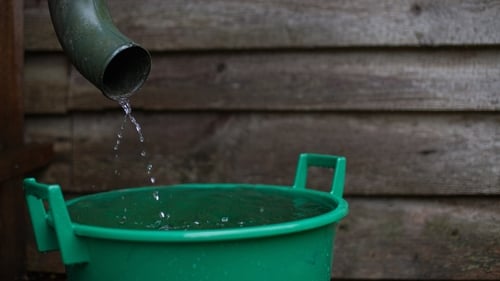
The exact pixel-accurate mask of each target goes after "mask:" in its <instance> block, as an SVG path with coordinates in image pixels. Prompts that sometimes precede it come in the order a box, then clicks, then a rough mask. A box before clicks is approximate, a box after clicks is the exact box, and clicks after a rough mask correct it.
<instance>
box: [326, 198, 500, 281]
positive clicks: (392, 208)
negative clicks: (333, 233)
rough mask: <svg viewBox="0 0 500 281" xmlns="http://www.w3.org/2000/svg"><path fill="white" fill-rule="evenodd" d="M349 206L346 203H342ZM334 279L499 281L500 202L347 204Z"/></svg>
mask: <svg viewBox="0 0 500 281" xmlns="http://www.w3.org/2000/svg"><path fill="white" fill-rule="evenodd" d="M348 200H349V199H348ZM349 203H350V214H349V215H348V217H347V218H346V219H345V220H344V221H343V222H342V223H341V224H340V227H339V230H338V235H337V238H338V239H337V240H336V243H337V244H336V249H335V260H334V276H338V277H340V278H353V279H357V278H359V279H366V278H369V279H385V280H387V279H407V280H408V279H409V280H429V279H433V280H446V279H450V280H454V279H461V280H498V279H500V236H499V235H498V233H499V231H500V216H499V215H498V214H500V204H499V203H500V200H499V199H498V198H490V199H488V198H483V199H474V198H468V199H421V200H420V199H404V198H394V199H373V198H364V199H350V200H349Z"/></svg>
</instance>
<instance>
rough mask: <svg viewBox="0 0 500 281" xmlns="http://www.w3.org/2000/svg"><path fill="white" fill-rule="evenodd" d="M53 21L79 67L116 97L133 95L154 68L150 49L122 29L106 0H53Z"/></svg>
mask: <svg viewBox="0 0 500 281" xmlns="http://www.w3.org/2000/svg"><path fill="white" fill-rule="evenodd" d="M48 2H49V10H50V16H51V19H52V24H53V25H54V29H55V31H56V34H57V38H58V39H59V43H60V44H61V46H62V48H63V50H64V52H65V53H66V55H67V56H68V57H69V58H70V60H71V62H72V63H73V65H74V66H75V67H76V69H78V71H79V72H80V73H81V74H82V75H83V76H84V77H85V78H87V80H89V81H90V82H91V83H92V84H94V85H95V86H96V87H97V88H98V89H100V90H101V91H102V93H103V94H104V95H105V96H106V97H108V98H110V99H113V100H120V99H122V98H127V97H129V96H131V95H133V94H134V93H135V92H136V91H137V90H138V89H139V88H140V87H141V86H142V85H143V84H144V82H145V81H146V79H147V77H148V75H149V72H150V69H151V57H150V55H149V53H148V51H147V50H146V49H144V48H142V47H141V46H139V45H138V44H136V43H134V42H132V40H130V39H129V38H127V37H126V36H125V35H123V34H122V33H120V31H118V29H117V28H116V27H115V25H114V24H113V22H112V19H111V15H110V14H109V11H108V8H107V5H106V2H105V0H49V1H48Z"/></svg>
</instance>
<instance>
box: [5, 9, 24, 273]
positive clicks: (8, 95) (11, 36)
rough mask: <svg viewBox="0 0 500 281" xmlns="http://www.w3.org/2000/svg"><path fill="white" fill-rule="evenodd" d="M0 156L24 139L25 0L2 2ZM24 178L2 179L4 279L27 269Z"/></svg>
mask: <svg viewBox="0 0 500 281" xmlns="http://www.w3.org/2000/svg"><path fill="white" fill-rule="evenodd" d="M0 27H1V28H0V30H1V32H0V54H1V56H2V59H1V60H0V97H1V103H0V155H1V154H4V153H5V152H6V151H8V150H10V149H11V148H12V147H17V146H19V145H20V144H22V142H23V131H22V126H23V104H22V101H21V100H20V97H21V94H22V90H21V89H22V81H21V75H22V67H23V38H22V31H23V1H22V0H7V1H2V2H0ZM20 185H21V181H20V180H18V179H17V178H14V177H8V178H7V177H2V180H0V280H17V278H18V277H19V276H20V274H21V273H22V272H23V271H24V265H25V264H24V260H25V241H24V240H25V230H26V228H25V226H24V223H23V220H22V219H23V218H24V207H22V204H23V203H24V200H23V196H22V189H21V188H20Z"/></svg>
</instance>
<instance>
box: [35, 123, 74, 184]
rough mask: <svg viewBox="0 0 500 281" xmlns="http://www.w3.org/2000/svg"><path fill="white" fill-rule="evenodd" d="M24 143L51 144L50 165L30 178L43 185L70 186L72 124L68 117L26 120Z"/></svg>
mask: <svg viewBox="0 0 500 281" xmlns="http://www.w3.org/2000/svg"><path fill="white" fill-rule="evenodd" d="M25 135H26V137H25V138H26V142H28V143H34V144H36V143H51V144H52V148H53V151H54V155H53V158H52V161H51V162H50V165H48V166H47V167H45V168H43V169H41V170H38V171H34V172H31V173H30V176H32V177H35V178H37V180H39V181H41V182H45V183H57V184H60V185H61V186H62V187H63V189H64V187H67V186H71V184H70V183H71V181H72V178H71V176H72V175H71V171H72V161H73V159H72V158H71V157H72V148H73V141H72V139H71V136H72V124H71V119H70V118H69V117H67V116H66V117H64V116H63V117H59V116H43V117H41V116H36V117H29V118H27V119H26V125H25Z"/></svg>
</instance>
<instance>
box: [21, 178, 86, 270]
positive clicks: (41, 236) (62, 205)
mask: <svg viewBox="0 0 500 281" xmlns="http://www.w3.org/2000/svg"><path fill="white" fill-rule="evenodd" d="M23 186H24V193H25V197H26V203H27V205H28V211H29V214H30V217H31V222H32V224H33V232H34V233H35V240H36V244H37V246H38V250H39V251H40V252H46V251H53V250H58V249H59V250H60V251H61V257H62V260H63V263H64V264H66V265H70V264H77V263H86V262H88V260H89V258H88V252H87V248H86V246H85V244H84V242H83V241H81V240H80V239H79V238H78V237H77V236H76V235H75V234H74V232H73V226H72V224H71V219H70V217H69V214H68V209H67V207H66V202H65V201H64V198H63V195H62V192H61V187H60V186H59V185H56V184H52V185H47V184H42V183H38V182H36V180H35V179H34V178H27V179H25V180H24V182H23ZM44 201H46V202H47V203H48V208H49V209H50V210H51V217H52V220H53V224H54V227H53V228H52V227H51V226H50V225H49V222H48V216H49V215H48V214H47V210H46V209H45V204H44Z"/></svg>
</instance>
